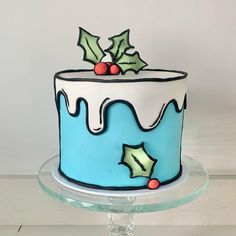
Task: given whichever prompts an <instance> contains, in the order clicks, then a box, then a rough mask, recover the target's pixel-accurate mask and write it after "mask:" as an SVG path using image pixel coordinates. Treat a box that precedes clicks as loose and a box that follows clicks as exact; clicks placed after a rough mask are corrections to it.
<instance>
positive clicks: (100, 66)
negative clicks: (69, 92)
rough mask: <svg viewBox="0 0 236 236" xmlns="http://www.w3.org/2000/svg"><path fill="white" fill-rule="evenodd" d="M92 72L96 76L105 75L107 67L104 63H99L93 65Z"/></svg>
mask: <svg viewBox="0 0 236 236" xmlns="http://www.w3.org/2000/svg"><path fill="white" fill-rule="evenodd" d="M94 72H95V74H97V75H105V74H107V72H108V65H107V64H106V63H105V62H99V63H97V64H96V65H95V67H94Z"/></svg>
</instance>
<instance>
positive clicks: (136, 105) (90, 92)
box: [55, 71, 187, 134]
mask: <svg viewBox="0 0 236 236" xmlns="http://www.w3.org/2000/svg"><path fill="white" fill-rule="evenodd" d="M186 76H187V74H183V72H175V71H174V72H170V71H142V72H140V73H139V74H138V75H135V74H126V75H119V76H96V75H94V73H93V72H91V71H90V72H88V71H85V72H74V71H72V72H62V73H60V74H58V73H57V74H56V76H55V93H56V98H57V95H58V93H62V94H63V95H64V96H65V98H66V105H67V108H68V112H69V113H70V114H71V115H75V114H76V112H77V111H78V110H79V108H77V101H78V100H84V101H85V102H86V105H87V123H88V128H89V130H90V131H91V132H92V133H94V134H98V133H101V132H102V131H103V130H104V128H105V121H104V117H105V112H106V109H107V108H108V106H109V105H111V104H112V103H114V102H119V101H120V102H123V103H126V104H127V105H129V106H130V107H131V108H132V109H133V110H134V113H135V115H136V117H137V120H138V123H139V126H140V128H142V129H143V130H151V129H153V128H155V127H156V126H157V125H158V123H159V122H160V120H161V118H162V115H163V112H164V110H165V108H166V107H167V105H168V104H169V103H170V102H172V101H174V103H175V105H176V109H177V110H181V109H183V104H184V99H185V95H186V92H187V80H186V79H185V77H186ZM73 79H74V80H73Z"/></svg>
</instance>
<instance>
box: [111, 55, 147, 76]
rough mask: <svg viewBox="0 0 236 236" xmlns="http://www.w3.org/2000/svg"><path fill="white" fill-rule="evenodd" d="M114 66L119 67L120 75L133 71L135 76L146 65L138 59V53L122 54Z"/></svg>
mask: <svg viewBox="0 0 236 236" xmlns="http://www.w3.org/2000/svg"><path fill="white" fill-rule="evenodd" d="M116 64H117V65H118V66H119V67H120V69H121V72H122V74H125V73H126V72H127V71H129V70H131V71H134V72H135V73H136V74H137V73H138V72H139V71H140V70H141V69H143V68H144V67H145V66H147V63H146V62H145V61H143V60H142V59H141V58H140V55H139V53H138V52H135V53H133V54H128V53H123V54H122V55H121V57H120V58H119V59H118V60H117V62H116Z"/></svg>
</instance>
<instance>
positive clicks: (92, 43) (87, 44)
mask: <svg viewBox="0 0 236 236" xmlns="http://www.w3.org/2000/svg"><path fill="white" fill-rule="evenodd" d="M79 30H80V33H79V40H78V43H77V45H78V46H80V47H82V49H83V50H84V58H83V59H84V60H85V61H88V62H91V63H93V64H96V63H98V62H100V61H101V60H102V58H103V57H104V56H105V53H104V52H103V50H102V48H101V47H100V45H99V43H98V40H99V39H100V37H98V36H95V35H92V34H90V33H89V32H88V31H86V30H84V29H83V28H81V27H79Z"/></svg>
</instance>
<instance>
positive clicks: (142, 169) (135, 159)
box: [119, 143, 157, 178]
mask: <svg viewBox="0 0 236 236" xmlns="http://www.w3.org/2000/svg"><path fill="white" fill-rule="evenodd" d="M156 162H157V160H156V159H154V158H152V157H151V156H150V155H148V153H147V151H146V150H145V148H144V143H141V144H140V145H136V146H130V145H127V144H123V155H122V158H121V162H120V163H119V164H123V165H125V166H127V167H128V168H129V170H130V177H131V178H135V177H138V176H143V177H148V178H150V177H151V175H152V172H153V168H154V166H155V164H156Z"/></svg>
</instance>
